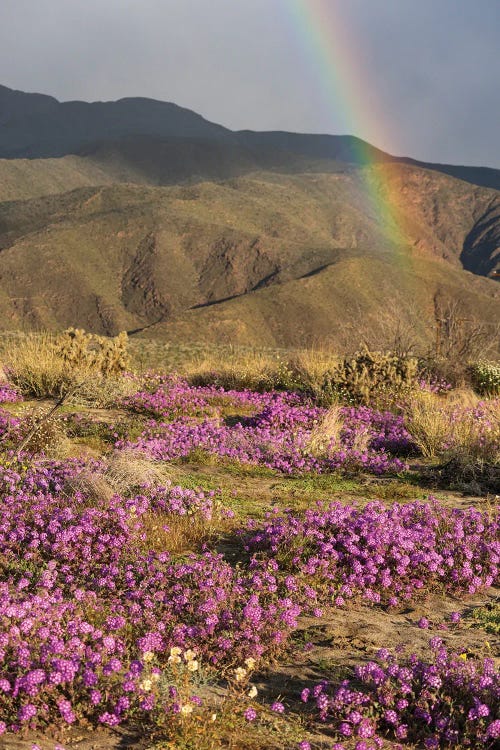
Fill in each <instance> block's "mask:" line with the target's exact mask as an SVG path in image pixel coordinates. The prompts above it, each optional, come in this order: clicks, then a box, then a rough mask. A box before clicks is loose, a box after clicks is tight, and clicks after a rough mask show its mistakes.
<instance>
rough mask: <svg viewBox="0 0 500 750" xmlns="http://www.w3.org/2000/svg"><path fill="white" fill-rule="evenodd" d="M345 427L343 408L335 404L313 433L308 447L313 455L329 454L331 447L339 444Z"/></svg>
mask: <svg viewBox="0 0 500 750" xmlns="http://www.w3.org/2000/svg"><path fill="white" fill-rule="evenodd" d="M343 425H344V420H343V417H342V414H341V407H340V405H338V404H334V405H333V406H331V407H330V408H329V409H328V411H327V412H326V414H325V416H324V417H323V419H322V421H321V422H320V423H319V424H318V425H316V427H315V428H314V429H313V430H312V432H311V435H310V437H309V442H308V445H307V447H308V449H309V450H310V451H311V453H313V454H314V455H315V456H322V455H324V454H325V453H327V452H328V449H329V448H330V446H332V445H335V444H336V443H338V442H339V440H340V433H341V430H342V427H343Z"/></svg>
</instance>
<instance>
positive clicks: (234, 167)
mask: <svg viewBox="0 0 500 750" xmlns="http://www.w3.org/2000/svg"><path fill="white" fill-rule="evenodd" d="M153 143H154V144H156V145H155V146H154V147H155V148H156V146H160V147H162V149H163V159H162V160H161V161H162V166H161V167H158V171H159V173H160V175H161V177H160V179H163V180H164V182H161V183H159V184H173V183H175V181H177V180H178V179H182V180H189V179H200V178H201V179H203V178H205V179H223V178H225V177H228V176H236V175H242V174H248V173H249V172H253V171H255V170H259V169H268V168H270V169H276V168H286V170H287V171H291V172H298V173H300V172H302V171H304V169H306V171H309V170H311V169H312V170H316V171H322V170H325V169H326V171H337V170H338V169H339V167H340V166H341V165H342V166H345V165H347V164H349V165H364V164H369V163H372V162H373V161H380V162H392V161H396V162H401V163H406V164H412V165H414V166H420V167H423V168H426V169H431V170H433V171H437V172H443V173H445V174H449V175H451V176H453V177H457V178H458V179H461V180H465V181H466V182H470V183H472V184H476V185H480V186H482V187H489V188H493V189H496V190H500V170H498V169H489V168H487V167H466V166H455V165H449V164H434V163H430V162H419V161H416V160H414V159H410V158H407V157H394V156H392V155H391V154H388V153H386V152H384V151H382V150H380V149H377V148H375V147H374V146H371V145H370V144H369V143H366V142H365V141H363V140H361V139H360V138H356V137H354V136H348V135H345V136H336V135H311V134H306V133H289V132H284V131H271V132H253V131H249V130H242V131H237V132H233V131H231V130H229V129H227V128H224V127H222V126H221V125H217V124H215V123H212V122H209V121H208V120H205V119H204V118H203V117H201V115H199V114H197V113H196V112H193V111H191V110H189V109H185V108H183V107H179V106H177V105H176V104H172V103H169V102H161V101H156V100H154V99H147V98H143V97H135V98H125V99H120V100H118V101H116V102H92V103H88V102H80V101H72V102H59V101H57V99H55V98H54V97H51V96H46V95H43V94H27V93H24V92H21V91H14V90H12V89H9V88H7V87H6V86H0V159H19V158H29V159H38V158H43V159H46V158H54V157H56V158H57V157H63V156H67V155H69V154H73V155H83V156H92V155H93V156H94V157H95V158H97V159H99V158H108V159H110V158H113V157H114V158H116V156H117V153H118V156H119V157H120V156H122V158H124V159H125V160H129V159H130V160H131V161H136V162H137V161H138V162H139V163H141V162H146V164H148V163H149V165H150V164H151V162H153V163H154V161H155V160H154V158H152V157H151V150H152V147H153V146H152V144H153ZM184 155H186V156H187V162H186V164H185V165H184V166H182V167H180V166H179V162H181V160H182V159H183V156H184ZM172 159H173V160H174V162H177V163H175V164H174V167H173V173H172V171H171V169H170V166H169V164H170V160H172ZM220 162H222V166H221V165H220ZM165 175H166V176H165Z"/></svg>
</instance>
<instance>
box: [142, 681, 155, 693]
mask: <svg viewBox="0 0 500 750" xmlns="http://www.w3.org/2000/svg"><path fill="white" fill-rule="evenodd" d="M139 687H140V688H141V690H145V691H146V693H147V692H149V690H151V688H152V687H153V683H152V682H151V680H143V681H142V682H141V684H140V685H139Z"/></svg>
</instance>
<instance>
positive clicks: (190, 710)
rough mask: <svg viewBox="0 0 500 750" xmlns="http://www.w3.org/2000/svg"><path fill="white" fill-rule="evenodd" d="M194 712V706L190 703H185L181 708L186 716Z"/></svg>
mask: <svg viewBox="0 0 500 750" xmlns="http://www.w3.org/2000/svg"><path fill="white" fill-rule="evenodd" d="M192 713H193V707H192V706H190V705H189V703H185V704H184V705H183V706H182V708H181V714H184V716H187V715H188V714H192Z"/></svg>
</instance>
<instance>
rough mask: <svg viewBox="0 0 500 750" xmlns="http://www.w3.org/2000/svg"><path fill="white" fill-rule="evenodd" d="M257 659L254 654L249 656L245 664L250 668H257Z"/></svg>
mask: <svg viewBox="0 0 500 750" xmlns="http://www.w3.org/2000/svg"><path fill="white" fill-rule="evenodd" d="M255 664H256V661H255V659H254V658H253V657H252V656H249V657H248V659H245V665H246V666H247V667H248V669H255Z"/></svg>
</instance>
